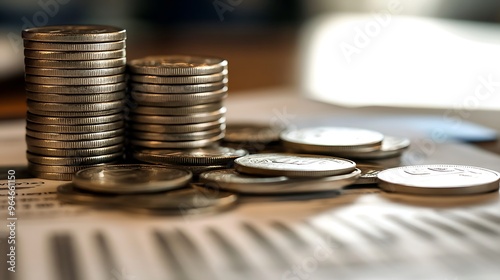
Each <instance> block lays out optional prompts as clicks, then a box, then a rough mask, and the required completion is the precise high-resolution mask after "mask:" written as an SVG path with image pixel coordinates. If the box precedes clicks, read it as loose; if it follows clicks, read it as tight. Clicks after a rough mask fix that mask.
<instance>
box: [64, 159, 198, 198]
mask: <svg viewBox="0 0 500 280" xmlns="http://www.w3.org/2000/svg"><path fill="white" fill-rule="evenodd" d="M132 167H134V168H140V169H144V168H148V169H155V170H158V171H161V170H163V171H165V170H174V169H175V170H178V171H182V173H183V174H181V176H180V177H178V178H175V179H172V180H157V181H153V179H154V178H153V179H150V180H148V181H147V182H144V183H137V182H135V183H134V182H131V183H130V184H128V185H125V184H123V183H120V184H113V182H111V181H109V180H107V181H106V180H101V183H96V182H93V181H92V180H89V179H88V178H87V176H86V175H85V174H86V173H89V172H90V174H92V172H94V173H95V172H97V171H98V170H100V169H103V168H104V169H106V168H108V169H109V168H132ZM99 172H100V171H99ZM192 176H193V174H192V173H191V172H190V171H188V170H183V169H180V168H170V167H164V166H161V165H151V164H114V165H106V166H99V167H92V168H87V169H83V170H80V171H78V172H76V173H75V176H74V178H73V183H74V184H75V185H76V186H77V187H78V188H81V189H84V190H88V191H95V192H100V193H101V192H102V193H116V194H128V193H148V192H159V191H167V190H174V189H178V188H182V187H184V186H185V185H186V184H188V183H189V182H190V181H191V178H192ZM99 178H100V179H102V177H99ZM104 184H105V187H104V188H103V185H104Z"/></svg>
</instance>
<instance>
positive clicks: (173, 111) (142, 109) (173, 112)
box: [130, 102, 224, 116]
mask: <svg viewBox="0 0 500 280" xmlns="http://www.w3.org/2000/svg"><path fill="white" fill-rule="evenodd" d="M222 107H224V102H212V103H205V104H198V105H193V106H179V107H158V106H144V105H138V106H134V107H132V108H130V112H131V113H134V114H139V115H156V116H182V115H190V114H196V113H206V112H213V111H217V110H219V109H221V108H222Z"/></svg>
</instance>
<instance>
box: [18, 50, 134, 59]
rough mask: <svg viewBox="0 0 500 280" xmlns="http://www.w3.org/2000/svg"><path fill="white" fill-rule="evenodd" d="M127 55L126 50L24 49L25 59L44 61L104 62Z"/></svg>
mask: <svg viewBox="0 0 500 280" xmlns="http://www.w3.org/2000/svg"><path fill="white" fill-rule="evenodd" d="M126 55H127V51H126V50H125V49H119V50H111V51H96V52H92V51H84V52H81V51H72V52H67V51H46V50H31V49H24V57H27V58H32V59H42V60H65V61H66V60H68V61H73V60H102V59H113V58H122V57H125V56H126Z"/></svg>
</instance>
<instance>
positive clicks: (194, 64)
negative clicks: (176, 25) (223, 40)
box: [128, 55, 227, 76]
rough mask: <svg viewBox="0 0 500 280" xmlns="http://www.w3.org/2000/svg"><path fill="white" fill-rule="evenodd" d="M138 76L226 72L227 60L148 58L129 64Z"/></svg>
mask: <svg viewBox="0 0 500 280" xmlns="http://www.w3.org/2000/svg"><path fill="white" fill-rule="evenodd" d="M128 65H129V67H130V71H131V72H132V73H136V74H146V75H157V76H194V75H208V74H214V73H219V72H222V71H224V69H225V68H226V67H227V60H225V59H221V58H215V57H200V56H187V55H166V56H148V57H145V58H141V59H134V60H132V61H130V62H129V63H128Z"/></svg>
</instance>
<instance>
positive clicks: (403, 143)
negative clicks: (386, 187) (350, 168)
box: [337, 135, 410, 159]
mask: <svg viewBox="0 0 500 280" xmlns="http://www.w3.org/2000/svg"><path fill="white" fill-rule="evenodd" d="M409 146H410V139H407V138H403V137H393V136H387V135H386V136H385V137H384V140H383V141H382V146H381V148H380V150H376V151H371V152H355V151H351V152H347V153H337V155H338V156H342V157H347V158H352V159H384V158H390V157H398V156H401V154H402V153H403V152H404V151H405V150H406V149H408V147H409Z"/></svg>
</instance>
